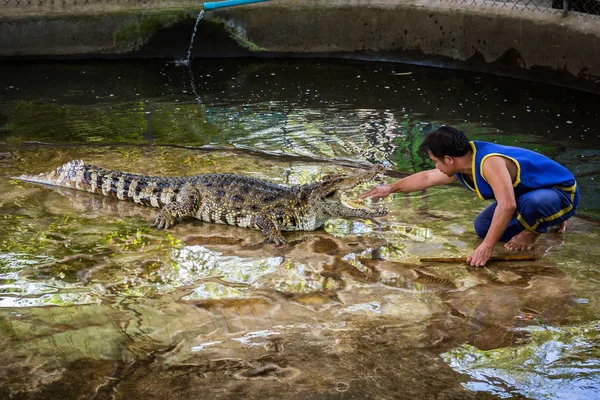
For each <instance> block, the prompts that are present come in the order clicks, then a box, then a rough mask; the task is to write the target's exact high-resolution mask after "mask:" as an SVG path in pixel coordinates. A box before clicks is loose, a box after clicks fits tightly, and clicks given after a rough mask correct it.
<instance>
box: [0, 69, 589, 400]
mask: <svg viewBox="0 0 600 400" xmlns="http://www.w3.org/2000/svg"><path fill="white" fill-rule="evenodd" d="M40 68H41V67H39V66H38V67H36V66H33V65H30V64H24V65H12V64H6V65H3V66H2V67H0V69H1V70H2V72H3V74H0V142H1V143H2V151H1V152H0V192H2V193H3V196H2V199H0V217H1V218H0V343H2V345H3V346H2V347H1V348H0V354H1V356H2V357H3V358H4V359H5V360H6V362H5V363H4V364H3V365H2V366H0V377H1V378H0V379H1V380H2V385H0V395H1V396H2V397H6V398H9V397H11V396H12V397H13V398H29V399H36V398H39V399H45V398H57V396H58V397H60V398H78V397H81V396H84V397H85V396H87V397H89V398H98V399H103V398H115V399H130V398H136V397H139V395H140V393H144V395H147V397H149V398H179V397H185V398H205V397H207V396H210V397H214V398H223V399H225V398H232V397H235V398H249V399H252V398H278V397H281V395H282V391H281V388H282V386H281V385H286V386H285V387H286V392H285V395H286V396H287V397H289V398H319V397H331V398H338V397H340V396H342V394H343V395H344V396H347V397H353V398H387V397H395V396H397V394H398V393H403V394H405V395H406V397H410V398H433V397H436V396H437V397H439V396H447V397H449V398H461V399H476V398H477V399H482V398H497V397H508V396H514V397H519V396H521V397H523V396H525V397H536V396H538V395H539V396H540V397H541V396H546V397H548V398H560V397H561V396H563V394H565V393H567V391H568V392H569V393H571V394H572V395H573V396H578V395H580V394H581V396H588V397H589V398H592V397H594V396H596V395H597V394H598V393H600V389H599V387H598V379H597V377H598V373H597V366H596V364H597V363H596V360H597V359H598V354H596V353H597V346H596V342H597V339H596V336H597V329H596V328H597V326H596V325H597V321H598V320H600V315H598V310H599V309H600V307H599V306H600V304H598V300H597V296H596V293H597V291H598V288H599V287H600V286H599V285H600V272H599V270H598V268H597V258H598V256H600V253H598V249H597V248H596V246H595V243H596V242H597V240H598V235H599V234H600V230H598V225H597V224H596V223H594V222H593V221H589V220H587V219H586V220H584V219H581V218H577V217H575V218H573V219H572V220H570V226H569V229H568V231H567V233H566V235H565V236H564V237H563V236H553V235H546V236H545V237H544V238H543V239H541V240H540V241H539V242H538V243H539V246H538V247H537V249H536V254H537V255H538V258H539V259H540V260H539V261H536V262H534V263H520V264H511V263H497V264H490V265H489V266H488V267H487V268H483V269H479V268H469V267H467V266H465V265H460V264H459V265H447V264H444V265H436V264H429V263H428V264H423V263H420V262H419V258H420V257H424V256H440V257H444V256H464V255H466V254H468V253H469V252H470V251H471V249H472V248H473V247H474V246H476V244H477V238H476V237H475V234H474V233H473V231H472V219H473V216H474V215H476V213H477V212H478V211H479V210H481V209H482V208H483V207H485V204H483V203H481V202H480V201H479V200H477V199H475V198H471V197H469V196H468V194H466V193H465V192H464V191H462V189H460V188H458V187H447V188H438V189H436V190H429V191H425V192H423V193H415V194H411V195H398V196H396V197H394V198H393V199H386V200H384V202H386V205H387V206H389V207H390V208H391V213H390V214H389V215H388V216H386V217H384V218H378V219H377V220H361V219H356V220H348V219H336V220H331V221H329V222H328V224H327V225H326V227H325V229H324V230H320V231H316V232H288V233H285V236H286V239H287V241H288V243H289V244H288V245H286V246H280V247H276V246H272V245H264V244H262V241H263V239H264V238H263V236H262V234H261V233H260V232H258V231H253V230H250V229H243V228H238V227H231V226H223V225H218V224H207V223H202V222H200V221H197V220H185V221H182V223H180V224H178V225H176V226H175V227H174V228H173V229H171V230H169V231H168V232H162V231H156V230H154V229H152V228H150V227H149V225H150V223H151V222H152V221H153V219H154V210H153V209H148V208H145V207H140V206H136V205H134V204H129V203H126V202H119V201H117V200H115V199H108V198H101V197H98V196H93V195H90V194H88V193H81V192H73V191H68V190H61V189H51V188H45V187H40V186H33V185H27V184H23V183H20V182H16V181H12V180H10V179H9V177H10V176H15V175H19V174H22V173H35V172H42V171H48V170H51V169H53V168H55V167H56V166H57V165H59V164H61V163H63V162H66V161H69V160H71V159H74V158H75V159H83V160H86V161H88V162H93V163H94V164H97V165H103V166H109V167H111V168H115V169H120V170H125V171H132V172H139V173H146V174H155V175H164V176H177V175H189V174H195V173H213V172H231V173H239V174H246V175H250V176H254V177H258V178H262V179H267V180H271V181H273V182H277V183H281V184H290V185H291V184H302V183H306V182H312V181H314V180H316V179H319V178H320V177H321V176H323V175H325V174H329V173H335V172H343V171H350V170H351V169H353V168H362V167H364V166H365V165H368V164H369V163H370V162H386V163H388V164H389V165H390V166H391V167H392V171H391V172H390V174H391V175H392V174H393V175H394V177H398V176H401V175H403V174H406V173H410V172H413V171H417V170H420V169H423V168H425V167H427V160H426V157H424V156H423V155H422V154H420V153H419V152H418V151H417V149H418V145H419V143H420V140H421V139H422V137H423V135H425V134H426V133H427V132H429V131H430V130H431V129H433V127H434V126H435V125H436V124H439V123H443V122H452V123H453V124H458V125H460V126H461V127H463V128H464V129H465V130H466V131H468V132H469V133H472V134H473V137H474V138H478V139H484V140H485V139H487V140H495V141H498V142H502V143H510V142H512V143H514V141H515V140H517V141H519V143H520V144H522V145H524V146H527V147H531V148H534V149H537V150H538V151H543V152H546V154H549V155H552V156H554V157H556V158H559V159H560V161H561V162H562V163H563V164H565V165H569V166H570V167H572V168H573V169H576V170H577V171H579V173H581V175H580V176H581V178H580V183H581V186H582V187H583V189H584V191H586V190H587V193H588V195H587V196H585V195H584V197H585V200H583V201H585V202H587V203H586V206H587V210H585V213H587V214H586V215H587V216H588V217H589V216H593V215H594V213H597V210H599V209H600V207H598V205H597V204H596V197H597V196H596V197H594V196H591V195H590V193H594V191H595V190H597V187H596V186H595V182H594V181H593V180H592V178H594V177H596V176H597V172H595V171H597V170H598V168H597V158H598V157H597V153H598V149H599V148H600V146H599V145H598V142H597V139H596V138H593V137H590V135H591V134H590V133H589V129H590V127H591V126H595V125H596V122H597V121H596V120H597V118H598V116H597V113H596V110H591V109H590V108H589V107H586V104H588V102H589V101H590V100H591V98H590V97H589V96H588V95H584V94H581V95H578V94H577V93H575V92H571V91H566V90H563V89H556V88H554V89H548V88H544V87H541V86H539V85H530V84H526V83H523V82H514V81H506V80H501V79H499V78H489V79H488V78H487V77H475V78H473V77H472V76H470V75H462V74H461V73H456V72H452V73H449V72H445V71H437V72H436V71H433V70H426V69H424V70H419V69H414V67H410V69H411V71H410V72H412V74H411V75H399V74H400V73H403V72H407V71H405V70H404V69H402V70H401V68H400V67H399V66H398V65H392V64H390V65H387V64H360V63H359V64H355V63H352V64H348V63H325V62H322V63H316V62H281V63H277V62H266V61H264V62H248V61H239V62H236V63H233V62H227V63H224V62H220V61H219V62H214V61H204V60H203V61H202V62H199V61H198V62H196V60H195V62H194V66H193V67H192V69H191V71H184V70H183V69H182V68H178V67H175V66H172V65H164V63H162V62H161V63H154V62H146V63H144V65H140V64H136V63H133V64H132V63H122V64H121V63H118V64H115V65H113V64H111V68H104V69H99V68H98V66H97V65H96V64H94V65H92V64H88V63H85V62H82V63H69V64H49V65H44V68H43V70H40ZM189 72H191V73H192V75H191V77H193V79H194V80H193V85H192V88H193V90H191V89H190V87H189V82H190V81H189V78H190V76H189V75H188V76H186V74H188V73H189ZM359 75H360V76H359ZM23 76H26V77H27V79H24V78H23ZM65 76H68V77H69V79H64V77H65ZM507 82H510V84H509V83H507ZM17 88H18V89H19V90H16V89H17ZM516 89H519V90H520V91H519V90H516ZM594 99H595V98H594ZM505 100H506V101H505ZM557 114H561V115H560V116H557ZM513 116H514V117H515V118H513ZM465 120H466V121H467V122H465ZM567 121H571V123H568V122H567ZM557 125H558V126H560V132H559V130H557V129H556V128H554V126H557ZM548 131H549V132H548ZM581 134H584V136H585V137H583V138H582V137H581ZM568 136H572V137H571V138H569V137H568ZM388 179H390V180H391V179H392V177H389V178H388ZM586 179H587V180H586ZM364 188H365V187H359V188H356V189H355V191H354V194H355V195H356V194H358V193H360V192H361V191H362V190H364ZM563 241H564V244H563ZM497 250H498V251H499V252H502V251H504V250H502V249H501V248H498V249H497ZM422 382H427V385H423V384H422Z"/></svg>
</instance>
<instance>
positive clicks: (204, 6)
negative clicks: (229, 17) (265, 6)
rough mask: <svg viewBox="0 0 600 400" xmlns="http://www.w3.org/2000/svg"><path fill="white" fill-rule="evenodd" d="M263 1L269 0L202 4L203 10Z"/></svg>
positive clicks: (239, 0) (230, 0) (235, 0)
mask: <svg viewBox="0 0 600 400" xmlns="http://www.w3.org/2000/svg"><path fill="white" fill-rule="evenodd" d="M265 1H269V0H226V1H217V2H210V3H204V4H203V5H202V6H203V8H204V9H205V10H214V9H216V8H223V7H232V6H241V5H244V4H252V3H262V2H265Z"/></svg>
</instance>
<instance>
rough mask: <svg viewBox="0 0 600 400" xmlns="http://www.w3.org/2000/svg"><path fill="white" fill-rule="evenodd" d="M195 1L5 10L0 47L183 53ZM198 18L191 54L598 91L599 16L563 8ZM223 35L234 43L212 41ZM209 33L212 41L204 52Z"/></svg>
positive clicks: (340, 4)
mask: <svg viewBox="0 0 600 400" xmlns="http://www.w3.org/2000/svg"><path fill="white" fill-rule="evenodd" d="M175 4H177V3H175V2H171V3H169V6H172V5H175ZM199 5H200V4H198V6H199ZM198 11H199V8H196V9H193V8H177V7H175V8H174V7H169V8H155V9H128V10H119V11H114V10H113V11H111V12H109V13H107V12H103V11H102V9H95V10H91V11H90V12H89V13H83V11H81V12H77V13H74V14H60V13H58V14H44V15H41V16H40V15H39V14H38V15H36V16H33V15H20V16H18V15H13V16H5V17H3V18H2V19H0V37H1V38H2V40H0V57H3V58H11V57H19V56H29V57H60V56H94V57H111V56H120V57H151V56H163V57H164V56H171V57H181V56H182V55H183V54H184V53H183V52H184V49H186V48H187V43H188V42H189V38H190V35H191V32H192V27H193V23H194V20H195V17H196V15H197V13H198ZM201 24H202V25H207V24H213V25H215V26H217V25H218V26H220V27H218V28H217V30H221V31H222V32H220V33H215V32H216V31H215V30H213V31H212V34H211V33H210V32H209V34H208V36H202V38H201V40H197V42H196V51H195V53H194V55H196V56H205V55H210V56H222V57H227V56H232V55H248V54H254V55H259V56H267V55H269V56H272V55H286V56H294V55H300V56H308V55H310V56H334V57H336V56H340V57H352V58H368V59H383V60H389V61H404V62H410V63H418V64H424V65H439V66H449V67H453V68H463V69H472V70H479V71H484V72H491V73H497V74H501V75H510V76H522V77H525V78H530V79H536V80H548V81H552V82H553V83H559V84H563V85H566V86H574V87H578V88H580V89H584V90H588V91H592V92H599V93H600V57H599V55H600V17H597V16H586V17H581V16H580V15H578V14H576V13H572V14H570V15H569V16H568V17H566V18H563V17H562V16H561V14H560V13H554V14H552V13H548V12H545V13H540V12H535V11H530V10H521V11H518V10H509V9H502V8H498V7H488V6H476V5H469V6H466V5H458V4H455V3H447V2H443V1H442V2H440V1H438V0H408V1H406V0H405V1H402V2H398V1H392V0H388V1H383V0H380V1H368V0H354V1H347V0H346V1H342V0H307V1H303V2H298V1H296V0H278V1H271V2H266V3H260V4H254V5H248V6H240V7H232V8H224V9H219V10H215V11H211V12H208V13H207V16H206V18H205V20H203V21H201ZM161 35H162V39H161V40H162V41H163V42H164V43H163V45H162V47H161V51H160V52H157V53H154V52H153V46H152V45H151V44H152V43H151V42H152V41H153V40H155V39H156V37H161ZM223 36H228V37H229V38H231V40H233V41H234V42H236V43H237V44H238V45H239V47H240V50H239V51H238V50H235V51H234V50H232V48H231V47H230V46H229V47H228V46H222V47H220V46H218V42H219V41H222V40H223ZM207 43H210V44H211V45H212V47H211V46H207V47H211V49H212V50H211V51H210V52H206V51H204V52H203V51H202V48H201V47H203V46H206V44H207ZM215 44H217V45H215Z"/></svg>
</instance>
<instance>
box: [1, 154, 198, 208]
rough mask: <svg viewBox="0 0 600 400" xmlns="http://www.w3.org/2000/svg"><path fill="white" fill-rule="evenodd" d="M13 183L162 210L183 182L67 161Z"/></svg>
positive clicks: (183, 179) (79, 161)
mask: <svg viewBox="0 0 600 400" xmlns="http://www.w3.org/2000/svg"><path fill="white" fill-rule="evenodd" d="M13 179H18V180H21V181H25V182H33V183H40V184H44V185H52V186H60V187H65V188H71V189H77V190H83V191H86V192H91V193H96V194H101V195H103V196H108V197H116V198H118V199H119V200H125V201H131V202H134V203H137V204H143V205H147V206H153V207H162V206H164V205H165V204H167V203H169V202H170V201H172V200H173V199H175V198H176V195H177V191H178V188H179V187H180V186H182V185H183V184H184V183H185V182H186V181H187V180H186V179H185V178H158V177H151V176H145V175H137V174H130V173H127V172H121V171H114V170H108V169H103V168H99V167H96V166H95V165H90V164H85V163H84V162H83V161H81V160H73V161H69V162H68V163H66V164H63V165H61V166H60V167H58V168H57V169H56V170H55V171H52V172H47V173H42V174H39V175H21V176H16V177H13Z"/></svg>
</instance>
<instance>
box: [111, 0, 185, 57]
mask: <svg viewBox="0 0 600 400" xmlns="http://www.w3.org/2000/svg"><path fill="white" fill-rule="evenodd" d="M191 16H192V13H191V11H189V10H185V9H168V10H160V11H158V10H152V11H138V12H131V13H129V14H128V17H127V19H126V21H125V22H124V23H122V24H121V25H120V26H119V27H118V28H117V29H116V30H115V32H114V34H113V37H114V43H115V48H116V49H117V50H118V51H132V50H137V49H140V48H141V47H142V46H143V45H144V44H146V43H147V42H148V40H149V39H150V38H151V37H152V36H153V35H154V34H155V33H156V32H157V31H158V30H160V29H163V28H168V27H170V26H173V25H175V24H176V23H178V22H181V21H184V20H186V19H188V18H190V17H191Z"/></svg>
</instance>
